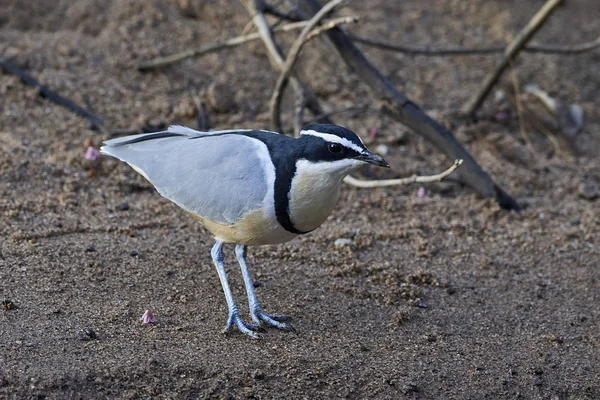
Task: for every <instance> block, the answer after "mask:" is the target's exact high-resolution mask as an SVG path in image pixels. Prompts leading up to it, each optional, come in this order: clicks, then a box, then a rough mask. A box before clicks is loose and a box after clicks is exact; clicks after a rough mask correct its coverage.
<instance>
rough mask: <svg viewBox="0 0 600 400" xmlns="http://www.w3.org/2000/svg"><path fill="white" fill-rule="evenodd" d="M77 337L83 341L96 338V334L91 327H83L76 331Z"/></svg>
mask: <svg viewBox="0 0 600 400" xmlns="http://www.w3.org/2000/svg"><path fill="white" fill-rule="evenodd" d="M77 337H78V338H79V340H83V341H84V342H87V341H90V340H96V339H98V335H97V334H96V332H95V331H94V330H93V329H92V328H84V329H82V330H80V331H79V332H77Z"/></svg>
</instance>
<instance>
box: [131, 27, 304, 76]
mask: <svg viewBox="0 0 600 400" xmlns="http://www.w3.org/2000/svg"><path fill="white" fill-rule="evenodd" d="M250 22H252V23H253V24H254V23H255V22H254V21H250ZM306 24H307V22H306V21H302V22H294V23H291V24H287V25H282V26H278V27H276V28H274V29H273V31H275V32H291V31H295V30H299V29H302V28H304V27H305V26H306ZM260 38H261V35H260V33H250V34H247V35H241V36H236V37H234V38H231V39H227V40H224V41H217V42H214V43H210V44H207V45H204V46H201V47H198V48H196V49H190V50H186V51H182V52H180V53H175V54H171V55H170V56H165V57H158V58H154V59H152V60H148V61H144V62H143V63H141V64H140V65H139V66H138V70H140V71H149V70H151V69H155V68H161V67H165V66H167V65H170V64H175V63H178V62H181V61H184V60H187V59H188V58H192V57H197V56H201V55H204V54H209V53H213V52H215V51H219V50H222V49H226V48H229V47H235V46H239V45H241V44H244V43H247V42H251V41H253V40H259V39H260Z"/></svg>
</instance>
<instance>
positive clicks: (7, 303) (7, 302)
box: [0, 299, 17, 310]
mask: <svg viewBox="0 0 600 400" xmlns="http://www.w3.org/2000/svg"><path fill="white" fill-rule="evenodd" d="M0 305H2V307H4V309H5V310H14V309H15V308H17V306H16V305H15V303H13V301H12V300H11V299H0Z"/></svg>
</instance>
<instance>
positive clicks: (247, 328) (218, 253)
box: [210, 240, 259, 339]
mask: <svg viewBox="0 0 600 400" xmlns="http://www.w3.org/2000/svg"><path fill="white" fill-rule="evenodd" d="M210 255H211V256H212V259H213V262H214V263H215V267H217V272H218V273H219V279H220V280H221V286H223V293H225V299H226V300H227V310H228V314H229V315H228V318H227V326H226V327H225V330H224V331H225V332H226V331H228V330H229V329H231V327H232V326H233V325H234V324H235V326H237V328H238V329H239V330H240V332H242V333H245V334H246V335H248V336H250V337H252V338H254V339H258V334H257V333H256V332H254V330H256V329H258V327H259V326H258V325H255V324H250V323H248V322H246V321H244V320H243V319H242V318H241V317H240V313H239V311H238V307H237V304H236V303H235V300H234V299H233V295H232V294H231V289H230V288H229V283H228V282H227V273H226V272H225V264H224V257H223V242H221V241H220V240H217V242H216V243H215V245H214V246H213V248H212V250H211V252H210Z"/></svg>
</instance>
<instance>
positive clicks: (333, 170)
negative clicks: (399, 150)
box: [100, 124, 389, 339]
mask: <svg viewBox="0 0 600 400" xmlns="http://www.w3.org/2000/svg"><path fill="white" fill-rule="evenodd" d="M299 133H300V134H299V135H298V137H296V138H294V137H291V136H287V135H283V134H279V133H277V132H271V131H265V130H255V129H234V130H221V131H210V132H200V131H196V130H194V129H191V128H187V127H184V126H178V125H175V126H170V127H169V128H168V129H167V130H166V131H162V132H153V133H145V134H137V135H130V136H125V137H121V138H116V139H111V140H107V141H105V142H104V143H103V146H102V147H101V148H100V151H101V153H102V154H105V155H109V156H112V157H115V158H117V159H119V160H121V161H124V162H126V163H127V164H129V165H130V166H131V167H132V168H133V169H134V170H135V171H137V172H138V173H139V174H141V175H142V176H143V177H144V178H146V179H147V180H148V181H149V182H150V183H151V184H152V185H153V186H154V187H155V188H156V190H157V191H158V192H159V193H160V194H161V195H162V196H163V197H165V198H167V199H168V200H170V201H172V202H173V203H175V204H176V205H177V206H179V207H181V208H182V209H183V210H185V211H187V212H188V213H189V214H191V216H192V217H194V218H195V219H196V220H198V221H199V222H200V223H201V224H202V225H204V227H205V228H206V229H207V230H208V231H209V232H210V233H211V234H212V235H213V236H214V239H215V244H214V246H213V247H212V250H211V257H212V260H213V263H214V265H215V267H216V269H217V273H218V275H219V279H220V281H221V286H222V288H223V292H224V294H225V300H226V301H227V309H228V317H227V324H226V327H225V329H224V332H227V331H230V330H231V329H232V328H233V327H236V328H237V329H238V330H239V331H240V332H242V333H244V334H246V335H248V336H250V337H251V338H255V339H256V338H259V334H258V331H259V330H262V327H263V326H264V325H267V326H271V327H275V328H279V329H283V330H293V327H292V325H291V324H290V323H289V317H287V316H286V315H281V314H268V313H266V312H264V311H263V309H262V308H261V306H260V303H259V301H258V299H257V297H256V293H255V292H254V283H253V281H252V278H251V275H250V272H249V268H248V263H247V261H246V255H247V247H248V246H259V245H268V244H278V243H284V242H287V241H289V240H292V239H294V238H295V237H297V236H299V235H303V234H306V233H309V232H312V231H313V230H315V229H316V228H318V227H319V226H320V225H321V224H322V223H323V222H324V221H325V220H326V219H327V217H328V216H329V215H330V213H331V212H332V211H333V209H334V207H335V205H336V203H337V201H338V198H339V195H340V188H341V186H342V182H343V179H344V177H345V176H346V175H348V174H349V173H350V172H351V171H353V170H355V169H356V168H358V167H360V166H361V165H364V164H372V165H376V166H380V167H386V168H389V164H388V163H387V162H386V161H385V160H384V159H383V158H382V157H381V156H379V155H377V154H375V153H372V152H371V151H369V150H368V149H367V147H366V146H365V145H364V143H363V142H362V140H361V139H360V137H359V136H358V135H357V134H356V133H354V132H353V131H351V130H350V129H347V128H344V127H341V126H337V125H332V124H310V125H308V126H306V127H304V128H302V130H301V131H300V132H299ZM225 244H233V245H235V255H236V259H237V261H238V263H239V266H240V268H241V272H242V276H243V279H244V286H245V288H246V294H247V297H248V306H249V312H250V317H251V319H252V321H253V322H247V321H246V320H244V319H243V318H242V317H241V316H240V311H239V308H238V305H237V303H236V302H235V300H234V298H233V295H232V293H231V289H230V287H229V283H228V280H227V274H226V272H225V265H224V255H223V247H224V245H225Z"/></svg>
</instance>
